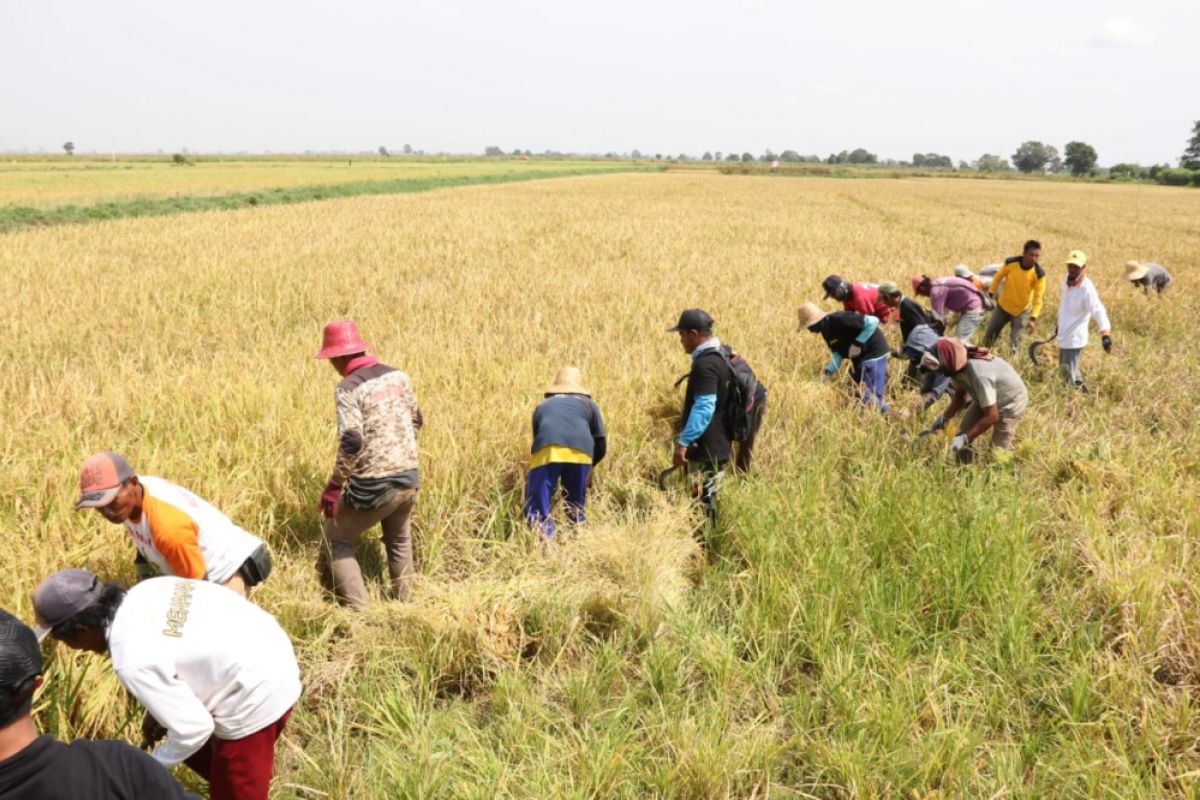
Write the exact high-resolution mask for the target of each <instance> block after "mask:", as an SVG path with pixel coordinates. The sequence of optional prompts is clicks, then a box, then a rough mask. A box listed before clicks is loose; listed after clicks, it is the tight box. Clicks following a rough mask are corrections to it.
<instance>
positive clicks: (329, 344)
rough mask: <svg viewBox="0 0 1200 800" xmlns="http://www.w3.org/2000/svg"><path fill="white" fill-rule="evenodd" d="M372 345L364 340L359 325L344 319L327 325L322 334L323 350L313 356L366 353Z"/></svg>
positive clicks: (326, 356)
mask: <svg viewBox="0 0 1200 800" xmlns="http://www.w3.org/2000/svg"><path fill="white" fill-rule="evenodd" d="M370 347H371V345H369V344H367V343H366V342H364V341H363V338H362V334H360V333H359V332H358V326H357V325H355V324H354V322H352V321H351V320H348V319H343V320H339V321H337V322H331V323H329V324H328V325H326V326H325V330H324V332H323V333H322V336H321V350H320V351H319V352H318V353H317V354H316V355H315V356H313V358H339V357H341V356H352V355H356V354H358V353H365V352H366V351H367V350H368V349H370Z"/></svg>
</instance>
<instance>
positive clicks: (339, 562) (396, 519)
mask: <svg viewBox="0 0 1200 800" xmlns="http://www.w3.org/2000/svg"><path fill="white" fill-rule="evenodd" d="M416 502H417V490H416V489H397V490H396V491H395V492H394V493H393V494H392V495H391V496H390V497H388V499H387V501H386V502H385V503H383V504H382V505H380V506H379V507H378V508H372V509H369V510H366V511H364V510H362V509H358V508H352V507H350V505H348V504H347V503H342V504H341V505H340V506H339V507H338V513H337V516H335V517H333V518H332V519H327V520H325V523H324V534H325V553H324V557H325V558H326V559H328V564H329V571H330V573H331V574H332V577H333V590H334V592H335V593H336V594H337V596H338V597H339V598H340V599H341V600H342V601H344V602H345V603H346V605H348V606H349V607H350V608H352V609H354V610H356V611H358V610H361V609H363V608H366V607H367V605H368V604H369V603H370V596H369V595H368V594H367V587H366V584H364V583H363V576H362V569H360V568H359V566H358V559H357V558H355V556H354V548H355V546H356V545H357V544H358V540H359V539H361V538H362V535H363V534H364V533H366V532H367V531H368V530H369V529H371V528H373V527H375V525H376V524H378V525H380V526H382V528H383V548H384V551H385V552H386V554H387V565H388V574H389V575H390V577H391V584H392V594H393V596H394V597H395V598H396V599H397V600H407V599H408V595H409V592H410V590H411V587H412V579H413V575H415V574H416V570H415V569H414V568H413V557H412V525H411V523H412V510H413V505H414V504H415V503H416Z"/></svg>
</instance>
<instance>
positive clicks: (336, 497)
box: [317, 480, 342, 519]
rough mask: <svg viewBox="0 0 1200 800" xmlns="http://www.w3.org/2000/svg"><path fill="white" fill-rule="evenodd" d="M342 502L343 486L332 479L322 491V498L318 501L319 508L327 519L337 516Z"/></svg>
mask: <svg viewBox="0 0 1200 800" xmlns="http://www.w3.org/2000/svg"><path fill="white" fill-rule="evenodd" d="M341 504H342V486H341V484H338V483H334V482H333V481H332V480H331V481H330V482H329V483H327V484H325V491H323V492H321V499H320V500H319V501H318V502H317V510H318V511H320V512H321V514H322V515H323V516H324V517H325V518H326V519H333V518H334V517H336V516H337V512H338V507H339V506H341Z"/></svg>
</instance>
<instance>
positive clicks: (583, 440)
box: [525, 367, 608, 539]
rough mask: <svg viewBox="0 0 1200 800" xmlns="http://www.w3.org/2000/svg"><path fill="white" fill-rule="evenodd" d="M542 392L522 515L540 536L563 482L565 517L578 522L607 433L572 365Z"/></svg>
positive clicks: (550, 528) (550, 523) (550, 532)
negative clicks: (556, 493) (523, 513)
mask: <svg viewBox="0 0 1200 800" xmlns="http://www.w3.org/2000/svg"><path fill="white" fill-rule="evenodd" d="M543 396H544V397H545V399H544V400H542V402H540V403H538V406H537V408H535V409H534V411H533V448H532V455H531V456H530V458H529V474H528V476H527V479H526V484H525V517H526V518H527V519H528V520H529V523H530V524H531V525H533V526H534V527H535V528H537V529H538V530H540V531H541V532H542V535H543V536H545V537H546V538H547V539H553V538H554V519H553V518H552V517H551V516H550V506H551V504H552V503H553V501H554V493H555V491H556V490H557V489H558V487H559V486H560V485H561V486H562V490H563V492H564V493H565V494H566V511H567V516H568V517H569V518H570V520H571V521H572V522H574V523H576V524H579V523H582V522H583V520H584V513H583V507H584V504H585V503H586V502H587V490H588V486H589V485H590V484H591V477H592V469H593V468H594V467H595V466H596V465H597V464H599V463H600V461H601V459H603V458H604V454H605V452H606V451H607V449H608V447H607V438H606V437H607V436H608V434H607V433H605V431H604V419H603V418H602V417H601V416H600V407H599V406H598V405H596V402H595V401H594V400H592V396H591V394H590V393H589V392H588V390H587V389H585V388H584V386H583V380H582V378H581V377H580V374H579V370H578V369H576V368H575V367H563V368H562V369H560V370H559V371H558V374H557V375H555V376H554V382H553V383H551V384H550V385H549V386H547V387H546V391H545V392H544V395H543Z"/></svg>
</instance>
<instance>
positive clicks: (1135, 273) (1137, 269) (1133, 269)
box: [1125, 261, 1150, 281]
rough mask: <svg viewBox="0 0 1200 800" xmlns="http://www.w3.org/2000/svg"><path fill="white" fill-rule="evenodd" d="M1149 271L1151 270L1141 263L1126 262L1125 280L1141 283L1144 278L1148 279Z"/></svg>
mask: <svg viewBox="0 0 1200 800" xmlns="http://www.w3.org/2000/svg"><path fill="white" fill-rule="evenodd" d="M1149 271H1150V268H1149V267H1147V266H1146V265H1145V264H1143V263H1141V262H1140V261H1126V262H1125V280H1128V281H1140V280H1141V279H1142V278H1144V277H1146V273H1147V272H1149Z"/></svg>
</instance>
